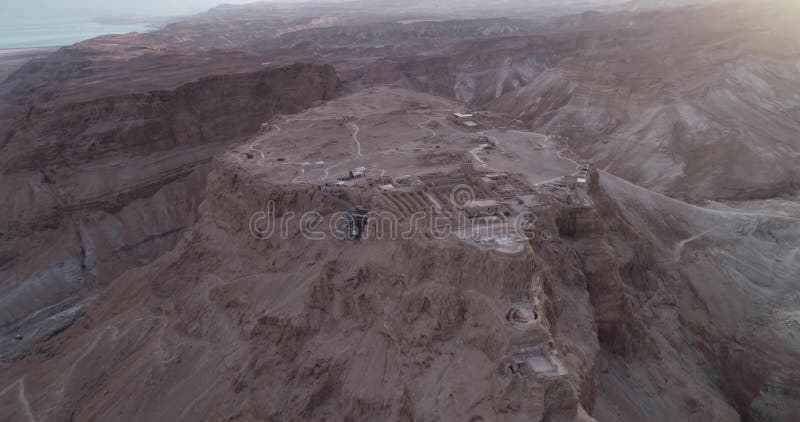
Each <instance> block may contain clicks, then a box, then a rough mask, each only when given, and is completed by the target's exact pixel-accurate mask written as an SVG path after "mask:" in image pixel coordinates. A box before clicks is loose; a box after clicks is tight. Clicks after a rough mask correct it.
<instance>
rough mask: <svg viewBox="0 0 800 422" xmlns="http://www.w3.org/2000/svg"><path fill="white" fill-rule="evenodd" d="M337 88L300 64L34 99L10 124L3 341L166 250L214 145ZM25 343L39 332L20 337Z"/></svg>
mask: <svg viewBox="0 0 800 422" xmlns="http://www.w3.org/2000/svg"><path fill="white" fill-rule="evenodd" d="M338 84H339V82H338V78H337V76H336V74H335V72H334V70H333V68H332V67H329V66H317V65H305V64H297V65H292V66H288V67H284V68H274V69H268V70H263V71H259V72H254V73H244V74H235V75H218V76H210V77H206V78H202V79H200V80H197V81H194V82H189V83H186V84H183V85H181V86H178V87H177V88H175V89H173V90H168V91H151V92H142V93H132V94H127V95H117V96H111V97H101V98H95V99H91V100H88V101H82V102H76V103H66V104H65V103H64V101H63V99H59V100H55V101H53V102H52V103H51V102H46V101H45V102H42V101H41V100H32V101H31V103H30V105H29V106H27V110H26V111H25V112H24V113H20V114H17V115H16V116H15V117H13V118H9V119H8V120H6V121H5V122H6V124H5V125H4V130H3V132H4V133H6V134H7V135H6V136H5V142H4V143H3V147H2V151H3V154H2V156H3V158H2V168H3V169H4V173H3V175H2V183H1V184H0V186H1V187H0V192H1V193H0V197H1V198H2V200H3V203H4V207H3V208H2V211H1V212H0V213H2V215H0V222H2V226H0V239H2V244H0V250H2V254H3V256H5V257H7V259H4V264H3V266H2V274H3V275H4V277H3V279H4V282H3V284H2V293H3V299H2V303H3V306H2V307H0V309H2V319H1V320H0V325H1V326H2V327H3V332H4V334H5V336H7V337H8V338H7V339H6V340H9V343H10V344H13V345H15V347H14V349H16V346H19V345H21V344H20V342H14V341H11V340H10V338H11V337H13V336H14V335H15V333H16V332H17V331H18V329H19V328H20V327H22V326H25V327H27V329H26V332H30V331H31V330H29V329H30V328H31V327H32V325H31V324H34V325H36V324H38V323H44V324H45V325H48V326H51V325H53V324H51V323H49V322H47V321H52V319H51V318H50V317H52V316H53V315H57V314H59V313H60V312H63V311H65V310H67V311H69V315H74V314H75V313H76V311H77V309H82V308H83V306H84V305H85V304H86V300H88V299H89V298H90V297H91V296H92V290H93V286H95V285H96V284H98V283H100V284H103V283H107V282H108V281H110V280H112V279H113V278H114V277H116V276H117V275H119V274H120V273H122V272H123V271H125V270H127V269H129V268H131V267H132V266H137V265H142V264H144V263H147V262H149V261H150V260H152V259H154V258H156V257H157V256H159V255H161V254H162V253H164V252H166V251H167V250H169V249H170V248H171V247H172V246H173V245H174V244H175V242H176V240H177V239H178V237H179V236H180V233H181V231H182V230H183V229H185V228H187V227H190V226H191V225H192V224H193V222H194V220H195V217H196V208H197V206H198V205H199V203H200V202H201V201H202V199H203V193H204V186H205V174H206V172H207V168H208V161H209V160H210V158H211V156H212V155H213V154H214V153H215V152H216V151H219V150H220V149H221V148H223V147H224V146H225V145H228V144H229V143H230V142H233V141H236V140H240V139H242V137H244V136H247V135H249V134H252V133H254V132H256V131H257V130H258V129H259V127H260V125H261V122H263V121H265V120H267V119H269V118H270V117H272V116H274V115H276V114H278V113H294V112H297V111H300V110H302V109H304V108H306V107H309V106H311V105H312V104H314V103H315V102H316V101H320V100H325V99H328V98H331V97H333V96H334V95H336V93H337V90H338ZM13 110H14V108H12V107H9V108H7V109H6V111H7V113H6V115H7V116H8V115H11V116H14V115H13V114H12V112H13ZM74 306H77V307H78V308H77V309H72V308H73V307H74ZM39 311H40V312H39ZM23 316H26V319H25V320H22V319H21V318H22V317H23ZM65 320H66V321H71V320H72V317H68V318H65ZM43 321H44V322H43ZM62 325H63V324H62V323H59V324H55V325H53V326H52V327H47V328H43V330H41V331H39V332H38V334H37V337H41V336H43V335H44V336H46V335H49V334H48V333H50V332H52V331H54V330H58V329H60V327H61V326H62ZM28 340H30V341H34V340H35V338H30V339H26V340H25V341H23V342H22V343H23V344H25V343H27V341H28ZM4 351H5V352H6V354H5V357H8V354H9V353H13V352H12V349H11V348H9V349H4Z"/></svg>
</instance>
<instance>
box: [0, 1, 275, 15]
mask: <svg viewBox="0 0 800 422" xmlns="http://www.w3.org/2000/svg"><path fill="white" fill-rule="evenodd" d="M253 1H254V0H0V16H1V17H3V18H10V17H24V18H35V17H46V18H52V17H58V16H64V17H98V16H108V15H119V14H144V15H175V14H186V13H197V12H202V11H205V10H207V9H209V8H212V7H214V6H216V5H217V4H220V3H251V2H253ZM282 1H286V0H282Z"/></svg>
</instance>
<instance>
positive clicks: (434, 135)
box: [417, 119, 438, 138]
mask: <svg viewBox="0 0 800 422" xmlns="http://www.w3.org/2000/svg"><path fill="white" fill-rule="evenodd" d="M434 120H436V119H428V120H426V121H424V122H419V123H417V126H419V127H420V129H422V130H424V131H425V132H427V133H430V134H431V137H432V138H433V137H436V136H437V135H438V133H436V131H435V130H433V129H430V128H428V127H426V126H425V125H427V124H428V123H430V122H432V121H434Z"/></svg>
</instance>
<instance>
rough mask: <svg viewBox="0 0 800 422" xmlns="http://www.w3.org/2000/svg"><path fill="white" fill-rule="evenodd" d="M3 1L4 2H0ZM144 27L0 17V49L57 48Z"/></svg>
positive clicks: (78, 20)
mask: <svg viewBox="0 0 800 422" xmlns="http://www.w3.org/2000/svg"><path fill="white" fill-rule="evenodd" d="M0 1H3V0H0ZM151 30H152V28H150V27H148V26H146V25H143V24H141V25H106V24H101V23H97V22H93V21H92V20H91V19H84V18H45V19H35V20H33V19H9V18H4V17H2V16H0V49H5V48H28V47H59V46H65V45H72V44H74V43H76V42H78V41H83V40H86V39H89V38H94V37H97V36H99V35H106V34H126V33H128V32H148V31H151Z"/></svg>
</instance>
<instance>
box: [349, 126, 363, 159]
mask: <svg viewBox="0 0 800 422" xmlns="http://www.w3.org/2000/svg"><path fill="white" fill-rule="evenodd" d="M347 125H348V126H350V127H351V128H353V129H354V131H353V141H354V142H355V143H356V154H358V156H359V157H363V156H364V154H362V153H361V142H359V141H358V132H360V131H361V128H360V127H358V125H357V124H355V123H348V124H347Z"/></svg>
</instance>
